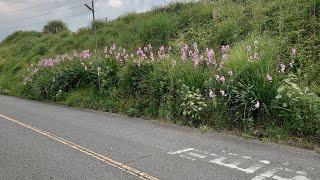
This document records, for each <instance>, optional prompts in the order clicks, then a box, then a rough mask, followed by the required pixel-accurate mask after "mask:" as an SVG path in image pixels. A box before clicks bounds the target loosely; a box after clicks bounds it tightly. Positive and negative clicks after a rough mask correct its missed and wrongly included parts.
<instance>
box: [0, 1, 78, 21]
mask: <svg viewBox="0 0 320 180" xmlns="http://www.w3.org/2000/svg"><path fill="white" fill-rule="evenodd" d="M82 6H83V5H77V6H72V7H70V8H67V9H61V10H55V11H49V12H45V13H42V14H37V15H34V16H29V17H25V18H21V19H18V20H17V21H23V20H27V19H31V18H36V17H41V16H45V15H49V14H54V13H57V12H60V11H65V10H70V9H75V8H78V7H82ZM15 22H16V21H15ZM7 23H12V21H4V22H1V21H0V24H7Z"/></svg>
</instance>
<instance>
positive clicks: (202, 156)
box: [188, 152, 207, 159]
mask: <svg viewBox="0 0 320 180" xmlns="http://www.w3.org/2000/svg"><path fill="white" fill-rule="evenodd" d="M188 154H189V155H191V156H195V157H197V158H201V159H203V158H205V157H207V156H204V155H201V154H197V153H193V152H190V153H188Z"/></svg>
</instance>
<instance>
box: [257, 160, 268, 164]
mask: <svg viewBox="0 0 320 180" xmlns="http://www.w3.org/2000/svg"><path fill="white" fill-rule="evenodd" d="M259 162H261V163H263V164H270V161H267V160H260V161H259Z"/></svg>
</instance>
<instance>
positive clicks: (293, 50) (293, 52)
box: [291, 48, 297, 57]
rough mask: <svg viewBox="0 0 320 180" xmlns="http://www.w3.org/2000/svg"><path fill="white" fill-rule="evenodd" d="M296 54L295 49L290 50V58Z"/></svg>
mask: <svg viewBox="0 0 320 180" xmlns="http://www.w3.org/2000/svg"><path fill="white" fill-rule="evenodd" d="M296 54H297V49H296V48H292V49H291V56H292V57H294V56H296Z"/></svg>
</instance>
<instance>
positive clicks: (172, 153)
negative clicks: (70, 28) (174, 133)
mask: <svg viewBox="0 0 320 180" xmlns="http://www.w3.org/2000/svg"><path fill="white" fill-rule="evenodd" d="M193 150H194V149H193V148H187V149H182V150H179V151H175V152H168V154H171V155H174V154H181V153H183V152H188V151H193Z"/></svg>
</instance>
